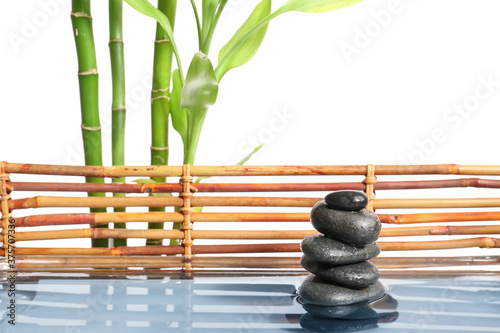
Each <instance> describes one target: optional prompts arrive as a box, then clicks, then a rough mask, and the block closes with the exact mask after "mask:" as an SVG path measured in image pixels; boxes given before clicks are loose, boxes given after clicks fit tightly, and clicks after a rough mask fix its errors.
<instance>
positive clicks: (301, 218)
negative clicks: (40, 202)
mask: <svg viewBox="0 0 500 333" xmlns="http://www.w3.org/2000/svg"><path fill="white" fill-rule="evenodd" d="M191 220H192V221H193V222H308V221H309V213H192V215H191ZM111 221H118V222H121V223H124V222H149V223H158V222H182V221H183V215H182V214H181V213H162V212H149V213H96V214H92V213H91V214H88V213H87V214H46V215H31V216H26V217H18V218H16V219H15V225H16V227H36V226H46V225H73V224H90V225H91V226H95V225H101V224H105V223H109V222H111Z"/></svg>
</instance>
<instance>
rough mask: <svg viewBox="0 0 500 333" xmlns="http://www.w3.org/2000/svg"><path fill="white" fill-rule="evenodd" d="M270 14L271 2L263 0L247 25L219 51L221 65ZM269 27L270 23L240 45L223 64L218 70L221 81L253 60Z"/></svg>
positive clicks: (247, 21) (244, 24)
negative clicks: (228, 72)
mask: <svg viewBox="0 0 500 333" xmlns="http://www.w3.org/2000/svg"><path fill="white" fill-rule="evenodd" d="M270 13H271V0H263V1H262V2H261V3H259V4H258V5H257V6H256V7H255V9H254V11H253V12H252V14H250V16H249V17H248V19H247V20H246V21H245V23H243V25H242V26H241V27H240V28H239V29H238V31H236V33H235V34H234V36H233V37H232V38H231V40H229V42H228V43H227V44H226V45H224V47H223V48H222V49H221V50H220V51H219V64H220V63H221V61H222V59H224V57H225V56H226V55H227V54H228V52H229V51H231V50H232V48H233V47H234V46H235V45H236V44H237V43H238V41H239V40H240V39H241V38H242V37H243V36H245V35H246V34H247V33H248V32H249V31H250V30H252V28H254V27H255V26H256V25H257V24H258V23H259V22H261V21H262V20H263V19H264V18H266V17H267V16H269V14H270ZM268 26H269V23H266V24H265V25H264V26H262V27H261V28H260V29H259V30H257V31H256V32H255V33H253V34H252V35H251V36H250V37H249V38H247V39H246V40H245V41H244V42H243V43H242V44H241V45H239V46H238V48H237V49H236V50H234V51H232V54H231V55H230V56H231V58H230V59H229V60H228V61H226V62H225V63H224V64H222V67H221V68H218V69H217V70H218V73H217V74H218V79H219V81H220V79H221V78H222V77H223V76H224V74H226V72H227V71H228V70H230V69H232V68H236V67H239V66H242V65H244V64H246V63H247V62H248V61H250V59H252V58H253V56H254V55H255V54H256V53H257V51H258V50H259V47H260V45H261V44H262V41H263V40H264V37H265V35H266V32H267V27H268Z"/></svg>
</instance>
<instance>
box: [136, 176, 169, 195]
mask: <svg viewBox="0 0 500 333" xmlns="http://www.w3.org/2000/svg"><path fill="white" fill-rule="evenodd" d="M132 181H133V182H134V183H138V184H151V183H156V181H154V180H152V179H151V178H139V179H134V180H132ZM149 195H150V196H153V197H171V196H172V193H149Z"/></svg>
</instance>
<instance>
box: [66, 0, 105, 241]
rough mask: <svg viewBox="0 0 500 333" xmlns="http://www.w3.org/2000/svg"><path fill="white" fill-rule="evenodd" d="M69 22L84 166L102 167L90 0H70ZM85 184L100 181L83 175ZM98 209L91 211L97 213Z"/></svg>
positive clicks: (93, 194) (93, 195)
mask: <svg viewBox="0 0 500 333" xmlns="http://www.w3.org/2000/svg"><path fill="white" fill-rule="evenodd" d="M71 22H72V25H73V34H74V37H75V44H76V51H77V57H78V82H79V86H80V104H81V114H82V126H81V128H82V135H83V147H84V151H85V165H89V166H102V142H101V123H100V120H99V78H98V73H97V60H96V53H95V45H94V33H93V28H92V16H91V14H90V0H73V1H72V12H71ZM86 181H87V182H89V183H101V182H104V180H103V179H101V178H95V177H93V176H92V175H89V176H87V178H86ZM88 195H89V196H90V197H103V196H104V193H95V192H89V194H88ZM98 211H99V210H94V212H98ZM92 246H102V247H107V246H108V241H107V240H98V241H95V242H93V244H92Z"/></svg>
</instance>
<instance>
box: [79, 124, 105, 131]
mask: <svg viewBox="0 0 500 333" xmlns="http://www.w3.org/2000/svg"><path fill="white" fill-rule="evenodd" d="M82 129H84V130H86V131H100V130H101V126H94V127H92V126H86V125H85V124H82Z"/></svg>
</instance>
